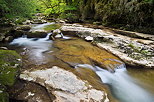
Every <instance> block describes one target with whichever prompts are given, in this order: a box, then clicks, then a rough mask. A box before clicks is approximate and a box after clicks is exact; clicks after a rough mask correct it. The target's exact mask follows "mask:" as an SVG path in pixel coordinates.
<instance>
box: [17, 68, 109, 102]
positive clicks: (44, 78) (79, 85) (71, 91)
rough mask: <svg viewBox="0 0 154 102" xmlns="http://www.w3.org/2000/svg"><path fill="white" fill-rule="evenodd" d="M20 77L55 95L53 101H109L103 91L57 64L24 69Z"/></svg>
mask: <svg viewBox="0 0 154 102" xmlns="http://www.w3.org/2000/svg"><path fill="white" fill-rule="evenodd" d="M20 79H23V80H26V81H31V82H35V83H38V84H40V85H42V86H44V87H45V88H46V89H47V91H48V92H49V93H50V94H52V95H54V96H55V100H54V101H53V102H81V101H83V102H109V99H108V97H107V93H106V92H105V91H100V90H96V89H94V88H93V87H92V86H91V85H89V83H88V82H86V81H83V80H81V79H79V78H78V77H77V76H76V75H74V74H73V73H72V72H69V71H66V70H64V69H61V68H59V67H57V66H53V67H52V68H50V69H44V70H36V71H24V72H22V74H21V75H20ZM39 102H42V101H41V100H39Z"/></svg>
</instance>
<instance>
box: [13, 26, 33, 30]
mask: <svg viewBox="0 0 154 102" xmlns="http://www.w3.org/2000/svg"><path fill="white" fill-rule="evenodd" d="M30 29H31V26H30V25H21V26H18V27H16V30H23V31H29V30H30Z"/></svg>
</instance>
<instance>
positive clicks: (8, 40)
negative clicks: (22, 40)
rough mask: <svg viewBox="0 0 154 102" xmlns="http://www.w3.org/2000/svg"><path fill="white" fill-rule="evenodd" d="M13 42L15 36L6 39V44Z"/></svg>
mask: <svg viewBox="0 0 154 102" xmlns="http://www.w3.org/2000/svg"><path fill="white" fill-rule="evenodd" d="M11 41H13V36H8V37H6V38H5V42H11Z"/></svg>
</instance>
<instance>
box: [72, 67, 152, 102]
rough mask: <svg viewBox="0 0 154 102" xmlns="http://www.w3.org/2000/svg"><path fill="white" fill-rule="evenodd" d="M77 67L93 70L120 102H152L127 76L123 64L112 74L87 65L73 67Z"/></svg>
mask: <svg viewBox="0 0 154 102" xmlns="http://www.w3.org/2000/svg"><path fill="white" fill-rule="evenodd" d="M78 67H81V68H90V69H92V70H94V71H95V73H96V74H97V75H98V76H99V77H100V78H101V81H102V82H103V83H105V84H107V85H109V88H110V90H111V92H112V93H113V95H114V96H115V97H116V98H117V99H118V100H120V102H154V98H153V97H152V95H151V94H150V93H148V92H147V91H146V90H145V89H143V88H142V87H140V86H139V85H138V82H137V81H136V80H134V79H133V78H132V77H131V76H129V75H128V74H127V70H126V67H125V65H124V64H122V65H120V66H119V67H117V68H115V72H114V73H111V72H109V71H107V70H105V69H102V68H100V67H98V66H91V65H88V64H78V65H76V66H75V68H78Z"/></svg>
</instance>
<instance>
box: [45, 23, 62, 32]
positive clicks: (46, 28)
mask: <svg viewBox="0 0 154 102" xmlns="http://www.w3.org/2000/svg"><path fill="white" fill-rule="evenodd" d="M60 27H61V25H60V24H51V25H48V26H46V27H45V28H44V30H46V31H52V30H55V29H59V28H60Z"/></svg>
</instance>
